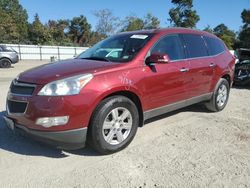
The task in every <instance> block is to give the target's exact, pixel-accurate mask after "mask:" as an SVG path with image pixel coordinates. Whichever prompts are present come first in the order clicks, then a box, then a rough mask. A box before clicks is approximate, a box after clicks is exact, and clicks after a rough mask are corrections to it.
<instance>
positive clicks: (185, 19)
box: [169, 0, 200, 28]
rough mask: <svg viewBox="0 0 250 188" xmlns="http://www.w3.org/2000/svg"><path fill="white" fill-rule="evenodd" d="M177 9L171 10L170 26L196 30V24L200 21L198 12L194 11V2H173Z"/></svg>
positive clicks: (174, 0)
mask: <svg viewBox="0 0 250 188" xmlns="http://www.w3.org/2000/svg"><path fill="white" fill-rule="evenodd" d="M172 3H173V4H175V6H176V7H175V8H172V9H170V11H169V16H170V19H169V21H170V24H172V25H173V26H174V27H189V28H195V26H196V23H197V22H198V21H199V20H200V17H199V16H198V15H197V13H196V11H195V10H193V9H192V8H193V0H172Z"/></svg>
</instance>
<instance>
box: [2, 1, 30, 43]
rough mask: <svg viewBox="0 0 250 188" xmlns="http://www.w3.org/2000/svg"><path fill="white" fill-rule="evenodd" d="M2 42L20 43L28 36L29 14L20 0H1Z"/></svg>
mask: <svg viewBox="0 0 250 188" xmlns="http://www.w3.org/2000/svg"><path fill="white" fill-rule="evenodd" d="M0 33H1V34H3V35H1V39H0V42H8V43H18V42H22V41H25V40H26V38H27V36H28V15H27V12H26V10H25V9H23V7H22V6H21V5H20V4H19V1H18V0H0Z"/></svg>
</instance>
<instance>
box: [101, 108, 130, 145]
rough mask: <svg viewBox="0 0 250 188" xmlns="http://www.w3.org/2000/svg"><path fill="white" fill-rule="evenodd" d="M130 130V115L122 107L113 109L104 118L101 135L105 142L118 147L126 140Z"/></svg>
mask: <svg viewBox="0 0 250 188" xmlns="http://www.w3.org/2000/svg"><path fill="white" fill-rule="evenodd" d="M131 129H132V115H131V113H130V111H129V110H128V109H126V108H123V107H118V108H115V109H113V110H112V111H111V112H109V113H108V115H107V116H106V118H105V120H104V123H103V126H102V134H103V137H104V139H105V141H106V142H107V143H109V144H111V145H118V144H120V143H122V142H123V141H124V140H126V139H127V138H128V136H129V134H130V132H131Z"/></svg>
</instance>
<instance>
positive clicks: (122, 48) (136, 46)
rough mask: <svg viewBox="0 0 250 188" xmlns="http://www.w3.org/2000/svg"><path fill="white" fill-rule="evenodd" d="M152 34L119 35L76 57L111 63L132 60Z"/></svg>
mask: <svg viewBox="0 0 250 188" xmlns="http://www.w3.org/2000/svg"><path fill="white" fill-rule="evenodd" d="M151 38H152V34H121V35H116V36H112V37H110V38H107V39H105V40H103V41H101V42H99V43H97V44H96V45H94V46H93V47H92V48H89V49H88V50H86V51H85V52H83V53H82V54H80V55H79V56H78V58H81V59H93V60H101V61H112V62H128V61H130V60H132V59H133V58H134V57H135V56H136V54H137V53H138V52H139V51H140V49H142V48H143V47H144V46H145V44H146V43H147V42H148V41H149V40H150V39H151Z"/></svg>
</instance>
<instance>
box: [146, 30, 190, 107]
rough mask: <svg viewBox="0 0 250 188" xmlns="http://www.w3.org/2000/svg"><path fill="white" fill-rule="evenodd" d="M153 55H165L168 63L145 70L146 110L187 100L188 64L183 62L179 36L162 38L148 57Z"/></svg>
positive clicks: (183, 55)
mask: <svg viewBox="0 0 250 188" xmlns="http://www.w3.org/2000/svg"><path fill="white" fill-rule="evenodd" d="M153 53H161V54H167V55H168V56H169V58H170V62H168V63H166V64H155V65H152V66H147V67H146V68H145V78H144V80H143V84H144V87H143V88H144V91H145V94H144V96H145V101H147V107H146V108H147V109H152V108H158V107H161V106H165V105H168V104H172V103H176V102H179V101H182V100H185V99H187V98H188V93H187V90H186V85H187V83H188V82H190V77H189V76H188V72H187V71H188V69H189V62H188V61H186V60H185V53H184V47H183V44H182V42H181V40H180V38H179V35H178V34H175V35H167V36H164V37H162V38H161V39H160V40H158V42H156V44H155V45H154V46H153V47H152V49H151V50H150V52H149V54H148V55H150V54H153ZM185 70H186V71H185Z"/></svg>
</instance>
